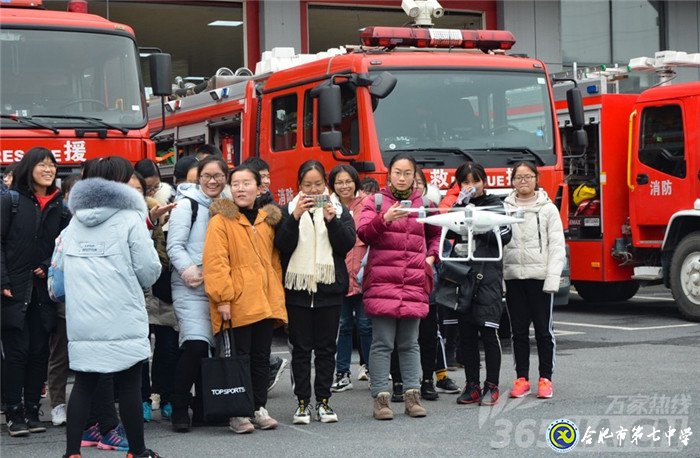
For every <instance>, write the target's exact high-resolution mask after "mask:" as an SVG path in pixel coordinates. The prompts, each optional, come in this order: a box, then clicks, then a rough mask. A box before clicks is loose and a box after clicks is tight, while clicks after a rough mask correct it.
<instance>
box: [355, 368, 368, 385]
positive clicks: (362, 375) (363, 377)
mask: <svg viewBox="0 0 700 458" xmlns="http://www.w3.org/2000/svg"><path fill="white" fill-rule="evenodd" d="M357 380H358V381H360V382H369V371H368V370H367V364H363V365H362V366H360V372H359V373H358V374H357Z"/></svg>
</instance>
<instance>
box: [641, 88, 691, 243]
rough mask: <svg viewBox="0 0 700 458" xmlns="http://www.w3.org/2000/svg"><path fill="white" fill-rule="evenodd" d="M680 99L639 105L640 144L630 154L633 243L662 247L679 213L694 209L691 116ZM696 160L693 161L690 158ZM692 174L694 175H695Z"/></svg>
mask: <svg viewBox="0 0 700 458" xmlns="http://www.w3.org/2000/svg"><path fill="white" fill-rule="evenodd" d="M683 106H684V105H683V104H682V103H681V102H678V101H672V102H669V103H668V104H666V105H651V104H647V105H642V106H638V107H637V116H639V124H638V125H639V129H638V131H637V133H638V135H639V137H638V139H639V142H638V143H637V144H636V146H637V148H636V151H632V158H633V161H632V169H631V176H630V177H629V181H630V183H629V184H630V185H631V187H633V189H631V194H630V206H631V224H632V235H633V240H634V243H635V245H637V246H641V247H660V246H661V243H662V241H663V238H664V233H665V230H666V225H667V224H668V221H669V219H670V217H671V215H673V214H674V213H675V212H677V211H678V210H680V209H683V208H691V207H692V200H693V198H692V185H693V183H692V182H691V179H695V173H694V172H691V169H690V168H689V165H690V164H689V163H688V159H689V157H688V156H689V153H690V151H689V147H688V144H687V138H686V135H685V132H689V131H688V128H689V126H688V124H687V123H688V120H687V116H684V109H683ZM691 159H692V158H691ZM691 175H692V176H691Z"/></svg>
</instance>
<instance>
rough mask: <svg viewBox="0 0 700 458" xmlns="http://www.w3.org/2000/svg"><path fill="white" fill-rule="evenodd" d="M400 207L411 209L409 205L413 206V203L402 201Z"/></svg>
mask: <svg viewBox="0 0 700 458" xmlns="http://www.w3.org/2000/svg"><path fill="white" fill-rule="evenodd" d="M400 205H401V208H411V205H413V201H410V200H402V201H401V204H400Z"/></svg>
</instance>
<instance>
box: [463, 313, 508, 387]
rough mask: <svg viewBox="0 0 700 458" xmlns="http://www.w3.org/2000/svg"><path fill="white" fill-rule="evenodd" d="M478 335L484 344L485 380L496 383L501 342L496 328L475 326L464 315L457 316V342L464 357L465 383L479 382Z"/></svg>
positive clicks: (498, 372) (499, 364)
mask: <svg viewBox="0 0 700 458" xmlns="http://www.w3.org/2000/svg"><path fill="white" fill-rule="evenodd" d="M479 336H481V342H482V343H483V345H484V360H485V361H486V381H487V382H491V383H493V384H495V385H498V377H499V374H500V372H501V343H500V342H499V341H498V330H497V329H494V328H489V327H486V326H477V325H476V324H474V323H472V322H471V321H470V320H469V319H467V318H466V317H462V316H461V315H460V317H459V343H460V346H461V350H462V355H463V358H464V374H465V375H466V376H467V383H471V382H474V383H479V380H480V379H479V362H480V356H479Z"/></svg>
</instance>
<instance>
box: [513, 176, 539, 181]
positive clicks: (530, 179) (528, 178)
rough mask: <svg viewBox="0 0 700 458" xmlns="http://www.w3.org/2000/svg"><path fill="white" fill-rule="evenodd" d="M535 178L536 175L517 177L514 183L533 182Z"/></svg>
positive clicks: (514, 178)
mask: <svg viewBox="0 0 700 458" xmlns="http://www.w3.org/2000/svg"><path fill="white" fill-rule="evenodd" d="M533 178H535V175H516V176H514V177H513V181H514V182H516V183H518V182H524V181H532V180H533Z"/></svg>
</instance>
